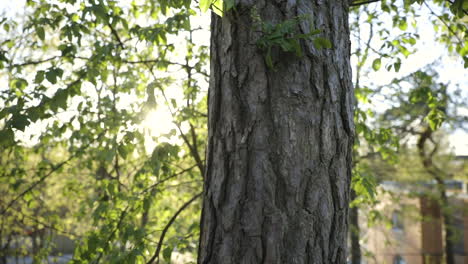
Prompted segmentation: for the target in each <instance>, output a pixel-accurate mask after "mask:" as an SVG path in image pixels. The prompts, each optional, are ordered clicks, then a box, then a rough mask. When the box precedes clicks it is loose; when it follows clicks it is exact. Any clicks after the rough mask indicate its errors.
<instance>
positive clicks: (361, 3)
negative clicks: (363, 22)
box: [350, 0, 380, 6]
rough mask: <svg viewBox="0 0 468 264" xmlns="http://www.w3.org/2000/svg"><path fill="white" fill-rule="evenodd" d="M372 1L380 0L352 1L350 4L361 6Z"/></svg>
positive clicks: (377, 0) (378, 0)
mask: <svg viewBox="0 0 468 264" xmlns="http://www.w3.org/2000/svg"><path fill="white" fill-rule="evenodd" d="M374 2H380V0H368V1H362V2H360V1H353V2H352V3H351V5H350V6H361V5H366V4H370V3H374Z"/></svg>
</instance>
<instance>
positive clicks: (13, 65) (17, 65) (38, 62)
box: [8, 56, 61, 68]
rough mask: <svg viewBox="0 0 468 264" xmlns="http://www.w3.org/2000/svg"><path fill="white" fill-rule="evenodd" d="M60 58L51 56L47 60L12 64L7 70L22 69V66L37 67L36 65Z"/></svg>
mask: <svg viewBox="0 0 468 264" xmlns="http://www.w3.org/2000/svg"><path fill="white" fill-rule="evenodd" d="M60 57H61V56H53V57H50V58H47V59H43V60H37V61H33V60H29V61H25V62H23V63H17V64H12V65H10V66H8V68H14V67H23V66H28V65H37V64H41V63H45V62H49V61H51V60H55V59H57V58H60Z"/></svg>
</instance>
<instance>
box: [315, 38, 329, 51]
mask: <svg viewBox="0 0 468 264" xmlns="http://www.w3.org/2000/svg"><path fill="white" fill-rule="evenodd" d="M314 46H315V48H317V49H331V48H332V47H333V45H332V43H331V42H330V40H328V39H326V38H321V37H317V38H315V39H314Z"/></svg>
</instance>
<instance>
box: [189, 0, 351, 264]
mask: <svg viewBox="0 0 468 264" xmlns="http://www.w3.org/2000/svg"><path fill="white" fill-rule="evenodd" d="M252 10H256V12H257V13H258V14H259V16H260V19H261V21H262V22H268V23H272V24H278V23H281V22H284V21H285V20H287V19H291V18H294V17H298V16H301V17H304V15H307V16H308V17H305V18H304V19H300V20H299V21H300V25H299V26H297V33H302V34H306V33H309V32H310V28H311V26H312V24H311V22H310V20H312V21H313V25H314V26H315V27H316V28H318V29H321V30H323V32H324V33H323V34H322V37H325V38H327V39H329V40H330V41H331V42H332V43H333V48H332V49H320V50H317V49H316V48H315V47H314V46H313V45H312V43H311V41H303V42H302V43H301V46H302V48H303V50H304V56H303V57H297V56H296V55H295V54H293V53H285V52H282V51H280V49H279V48H278V47H274V48H273V49H272V60H273V62H274V64H275V67H274V69H271V68H269V67H268V66H267V65H266V63H265V56H266V55H265V54H266V51H264V50H261V49H260V48H259V47H258V46H257V45H256V41H257V40H258V39H259V38H260V37H261V36H262V32H260V29H259V26H260V25H259V24H258V23H260V22H257V21H255V18H254V17H253V16H252V12H251V11H252ZM211 33H212V37H211V79H210V89H209V110H208V113H209V123H208V127H209V143H208V149H207V166H206V173H205V187H204V191H205V192H204V201H203V213H202V220H201V236H200V249H199V256H198V258H199V259H198V262H199V263H223V264H229V263H235V264H238V263H252V264H257V263H265V264H275V263H316V264H320V263H330V264H331V263H346V251H347V250H346V237H347V222H348V203H349V184H350V179H351V156H352V145H353V135H354V128H353V126H354V124H353V110H352V106H353V89H352V83H351V69H350V63H349V56H350V40H349V29H348V1H338V0H328V1H292V0H288V1H265V0H259V1H250V0H237V1H235V8H234V9H233V10H231V11H229V12H227V13H226V14H225V15H224V17H223V18H221V17H218V16H213V17H212V24H211Z"/></svg>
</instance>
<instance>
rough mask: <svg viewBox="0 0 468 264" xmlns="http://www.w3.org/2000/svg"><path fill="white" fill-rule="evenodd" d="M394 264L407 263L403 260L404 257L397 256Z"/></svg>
mask: <svg viewBox="0 0 468 264" xmlns="http://www.w3.org/2000/svg"><path fill="white" fill-rule="evenodd" d="M393 264H406V261H405V260H404V259H403V257H402V256H400V255H396V256H395V257H394V258H393Z"/></svg>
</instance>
